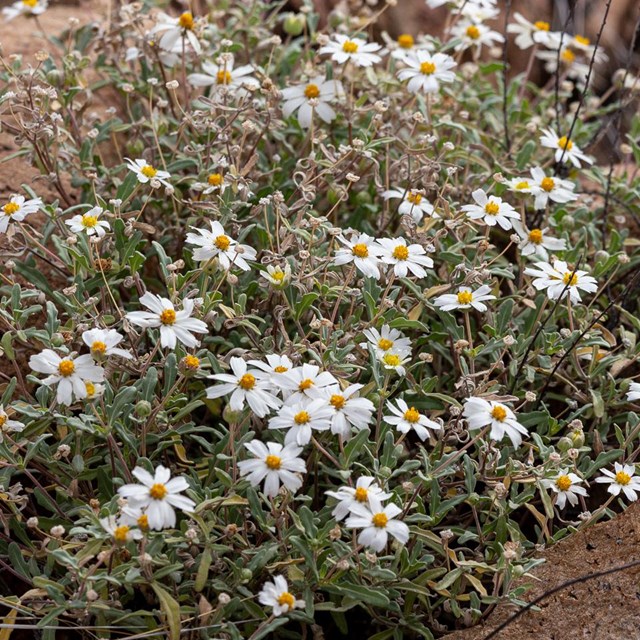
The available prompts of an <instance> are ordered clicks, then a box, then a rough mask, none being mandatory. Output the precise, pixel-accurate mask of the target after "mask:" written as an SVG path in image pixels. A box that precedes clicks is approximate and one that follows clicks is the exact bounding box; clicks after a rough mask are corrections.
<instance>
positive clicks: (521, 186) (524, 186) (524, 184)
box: [516, 180, 529, 189]
mask: <svg viewBox="0 0 640 640" xmlns="http://www.w3.org/2000/svg"><path fill="white" fill-rule="evenodd" d="M528 188H529V183H528V182H527V181H526V180H522V181H521V182H518V184H517V185H516V189H528Z"/></svg>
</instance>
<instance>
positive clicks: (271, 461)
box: [264, 455, 282, 471]
mask: <svg viewBox="0 0 640 640" xmlns="http://www.w3.org/2000/svg"><path fill="white" fill-rule="evenodd" d="M264 462H265V464H266V465H267V467H269V469H271V470H272V471H277V470H278V469H280V467H281V466H282V458H280V457H279V456H274V455H268V456H267V457H266V458H265V460H264Z"/></svg>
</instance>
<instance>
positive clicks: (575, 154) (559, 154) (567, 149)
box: [540, 128, 593, 169]
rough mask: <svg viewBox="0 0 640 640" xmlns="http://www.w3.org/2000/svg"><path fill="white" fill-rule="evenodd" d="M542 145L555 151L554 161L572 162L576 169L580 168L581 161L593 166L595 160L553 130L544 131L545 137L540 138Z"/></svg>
mask: <svg viewBox="0 0 640 640" xmlns="http://www.w3.org/2000/svg"><path fill="white" fill-rule="evenodd" d="M540 144H541V145H542V146H543V147H547V148H548V149H555V156H554V159H555V161H556V162H560V160H561V159H562V161H563V162H570V163H571V164H572V165H573V166H574V167H576V168H578V169H579V168H580V167H581V164H580V161H582V162H586V163H587V164H593V158H590V157H589V156H587V155H585V154H584V153H582V151H581V150H580V147H578V145H576V144H574V143H573V142H572V141H571V140H567V136H558V134H557V133H556V132H555V131H554V130H553V129H550V128H549V129H544V130H543V135H542V136H541V137H540Z"/></svg>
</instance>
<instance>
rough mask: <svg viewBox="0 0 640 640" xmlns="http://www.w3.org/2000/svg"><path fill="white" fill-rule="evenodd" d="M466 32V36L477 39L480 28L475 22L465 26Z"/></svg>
mask: <svg viewBox="0 0 640 640" xmlns="http://www.w3.org/2000/svg"><path fill="white" fill-rule="evenodd" d="M466 34H467V37H468V38H471V39H472V40H477V39H478V38H479V37H480V29H478V27H476V25H475V24H472V25H470V26H468V27H467V31H466Z"/></svg>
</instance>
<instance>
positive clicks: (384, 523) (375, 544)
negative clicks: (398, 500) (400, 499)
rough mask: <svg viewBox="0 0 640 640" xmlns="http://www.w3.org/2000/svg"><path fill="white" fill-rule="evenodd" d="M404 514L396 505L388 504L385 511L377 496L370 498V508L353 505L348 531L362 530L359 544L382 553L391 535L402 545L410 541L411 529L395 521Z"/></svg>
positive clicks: (348, 521)
mask: <svg viewBox="0 0 640 640" xmlns="http://www.w3.org/2000/svg"><path fill="white" fill-rule="evenodd" d="M400 513H402V509H401V508H400V507H398V506H397V505H395V504H388V505H387V506H386V507H384V509H383V508H382V503H381V502H380V500H378V499H377V498H376V497H375V496H371V497H370V498H369V506H368V507H367V506H365V505H363V504H357V505H353V507H352V512H351V516H349V517H348V518H347V521H346V522H345V526H346V527H347V529H362V531H361V532H360V535H358V544H363V545H365V546H366V547H369V548H371V549H373V550H374V551H376V552H380V551H382V550H383V549H384V548H385V547H386V546H387V541H388V539H389V534H391V535H392V536H393V537H394V538H395V539H396V540H397V541H398V542H399V543H400V544H406V543H407V541H408V540H409V527H407V525H406V524H405V523H404V522H400V521H399V520H394V518H395V517H396V516H397V515H399V514H400Z"/></svg>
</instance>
